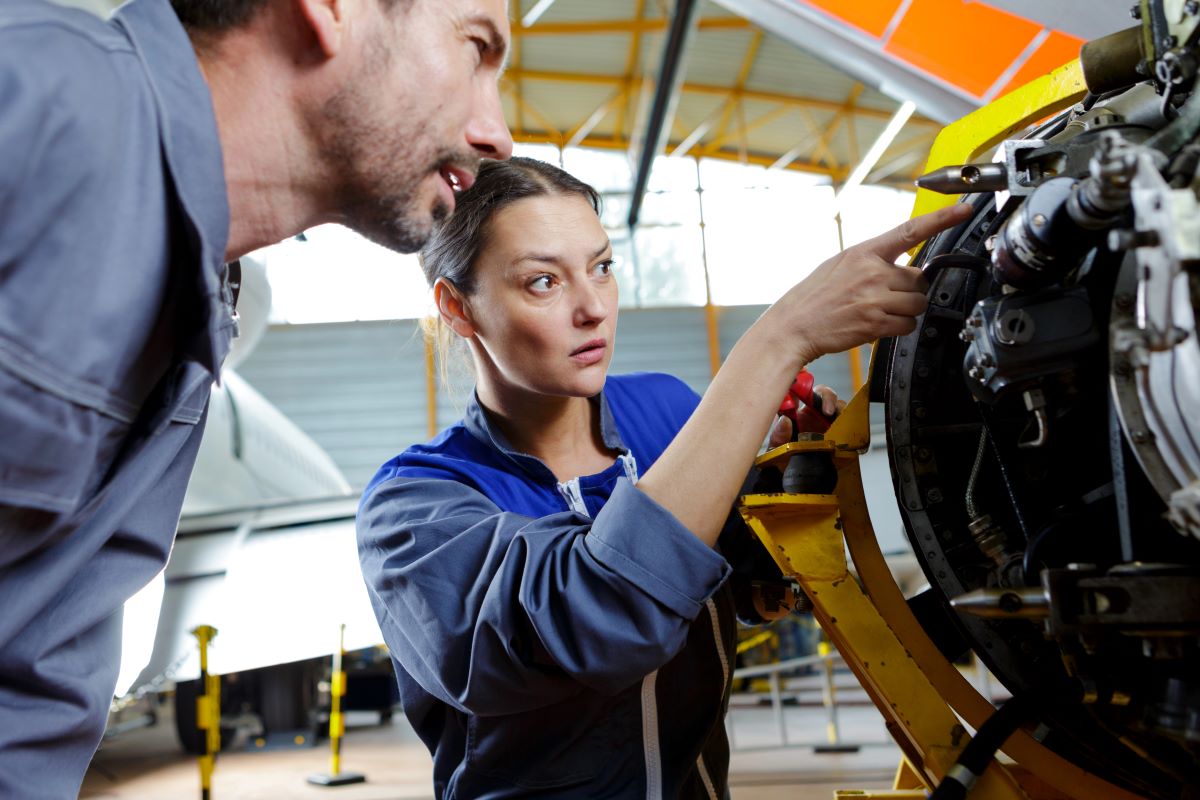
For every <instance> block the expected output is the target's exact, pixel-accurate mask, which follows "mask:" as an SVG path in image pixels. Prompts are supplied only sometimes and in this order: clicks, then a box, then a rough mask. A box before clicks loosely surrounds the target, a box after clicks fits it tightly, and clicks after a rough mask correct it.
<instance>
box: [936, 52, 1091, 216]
mask: <svg viewBox="0 0 1200 800" xmlns="http://www.w3.org/2000/svg"><path fill="white" fill-rule="evenodd" d="M1085 94H1087V84H1086V83H1084V81H1083V67H1082V66H1080V64H1079V59H1076V60H1074V61H1072V62H1070V63H1069V64H1064V65H1063V66H1061V67H1059V68H1058V69H1056V70H1054V71H1053V72H1051V73H1050V74H1048V75H1043V76H1042V77H1040V78H1036V79H1034V80H1032V81H1030V82H1029V83H1027V84H1025V85H1024V86H1022V87H1021V88H1020V89H1015V90H1013V91H1011V92H1009V93H1008V94H1006V95H1004V96H1003V97H1001V98H999V99H998V100H996V101H994V102H992V103H989V104H988V105H986V106H984V107H983V108H981V109H979V110H978V111H973V112H971V113H970V114H967V115H966V116H965V117H963V118H962V119H960V120H958V121H957V122H953V123H951V124H950V125H947V126H946V127H945V128H943V129H942V132H941V133H939V134H938V136H937V138H936V139H934V140H933V147H932V148H931V149H930V151H929V160H928V161H926V162H925V172H933V171H934V170H935V169H941V168H942V167H953V166H957V165H958V164H969V163H970V162H972V161H973V160H975V159H976V158H979V157H980V156H981V155H983V153H984V152H985V151H987V150H989V149H991V148H993V147H995V146H996V145H998V144H1000V142H1002V141H1004V140H1005V139H1007V138H1009V137H1010V136H1012V135H1013V134H1014V133H1016V132H1018V131H1020V130H1022V129H1023V128H1026V127H1028V126H1029V125H1032V124H1033V123H1035V122H1037V121H1038V120H1040V119H1044V118H1045V117H1048V116H1050V115H1051V114H1054V113H1056V112H1058V111H1062V110H1063V109H1064V108H1067V107H1068V106H1071V105H1074V104H1075V103H1078V102H1079V101H1080V100H1081V99H1082V98H1083V96H1084V95H1085ZM957 201H958V196H957V195H948V194H939V193H937V192H934V191H931V190H929V189H918V190H917V199H916V203H915V205H914V207H913V216H914V217H915V216H918V215H920V214H926V213H928V212H930V211H937V210H938V209H939V208H944V207H946V206H948V205H952V204H954V203H955V202H957Z"/></svg>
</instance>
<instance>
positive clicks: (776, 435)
mask: <svg viewBox="0 0 1200 800" xmlns="http://www.w3.org/2000/svg"><path fill="white" fill-rule="evenodd" d="M813 395H814V396H816V397H819V398H821V408H820V412H821V414H822V415H824V417H825V418H826V419H827V420H830V419H833V418H834V417H836V416H837V415H838V414H840V413H842V409H844V408H845V407H846V401H845V400H839V399H838V396H837V392H835V391H833V389H830V388H829V387H828V386H825V385H823V384H817V385H816V386H814V387H813ZM816 412H817V409H814V408H812V407H811V406H806V407H805V408H804V410H803V411H802V412H801V413H800V415H799V417H800V430H801V432H816V433H820V432H821V431H822V430H823V427H822V426H821V425H820V424H819V423H818V422H817V421H816V420H814V419H813V414H815V413H816ZM791 440H792V421H791V420H790V419H789V418H787V417H785V416H783V415H782V414H781V415H779V416H778V417H776V418H775V424H774V425H772V426H771V433H770V435H768V436H767V449H768V450H773V449H774V448H776V447H781V446H782V445H785V444H787V443H788V442H790V441H791Z"/></svg>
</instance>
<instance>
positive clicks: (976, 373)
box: [967, 365, 987, 383]
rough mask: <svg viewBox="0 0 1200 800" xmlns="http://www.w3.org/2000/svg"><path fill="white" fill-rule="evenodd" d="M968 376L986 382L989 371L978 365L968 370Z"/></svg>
mask: <svg viewBox="0 0 1200 800" xmlns="http://www.w3.org/2000/svg"><path fill="white" fill-rule="evenodd" d="M967 377H968V378H970V379H971V380H973V381H979V382H980V383H984V382H985V381H986V380H987V373H985V372H984V371H983V367H981V366H978V365H976V366H974V367H971V368H970V369H969V370H967Z"/></svg>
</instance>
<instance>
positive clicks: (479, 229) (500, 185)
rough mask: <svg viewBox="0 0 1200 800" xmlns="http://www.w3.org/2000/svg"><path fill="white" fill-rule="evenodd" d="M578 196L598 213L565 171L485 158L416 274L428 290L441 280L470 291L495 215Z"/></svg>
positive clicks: (596, 203) (587, 190)
mask: <svg viewBox="0 0 1200 800" xmlns="http://www.w3.org/2000/svg"><path fill="white" fill-rule="evenodd" d="M545 195H560V196H562V195H567V196H569V195H579V196H580V197H582V198H583V199H584V200H587V201H588V203H589V204H590V205H591V206H592V209H593V210H594V211H595V212H596V213H597V214H599V213H600V195H599V194H597V193H596V190H595V189H593V188H592V187H591V186H588V185H587V184H586V183H584V182H583V181H581V180H579V179H578V178H576V177H575V176H574V175H571V174H570V173H568V172H565V171H564V170H561V169H559V168H558V167H555V166H553V165H551V164H547V163H546V162H544V161H538V160H536V159H532V158H521V157H516V158H511V159H509V160H508V161H491V160H487V159H485V160H484V161H483V162H482V163H481V164H480V165H479V175H478V176H476V178H475V183H474V184H473V185H472V186H471V188H470V189H467V190H466V191H464V192H462V193H461V194H459V195H458V197H456V198H455V199H454V200H455V202H454V206H455V208H454V213H453V214H451V215H450V216H449V217H448V218H447V219H446V220H445V221H444V222H442V223H441V224H440V225H438V226H437V227H436V228H435V229H434V231H433V236H432V237H431V238H430V240H429V243H428V244H427V245H426V246H425V249H424V250H423V251H422V252H421V269H422V270H424V272H425V280H427V281H428V282H429V285H430V286H433V284H434V283H436V282H437V279H438V278H445V279H446V280H448V281H450V283H452V284H454V286H455V287H457V288H458V290H459V291H460V292H462V293H463V294H465V295H469V294H471V293H472V292H474V291H475V270H474V267H475V259H476V258H478V256H479V253H480V252H481V251H482V250H483V248H484V247H485V246H486V245H487V233H488V222H489V221H491V219H492V216H493V215H495V213H496V212H497V211H499V210H500V209H502V208H504V207H505V206H508V205H511V204H512V203H515V202H516V201H518V200H523V199H525V198H526V197H541V196H545Z"/></svg>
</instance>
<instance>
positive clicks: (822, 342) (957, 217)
mask: <svg viewBox="0 0 1200 800" xmlns="http://www.w3.org/2000/svg"><path fill="white" fill-rule="evenodd" d="M971 210H972V209H971V206H970V205H968V204H965V203H963V204H958V205H953V206H949V207H947V208H943V209H940V210H938V211H934V212H932V213H930V214H925V215H922V216H920V217H913V218H912V219H910V220H908V221H907V222H905V223H904V224H903V225H900V226H899V227H897V228H893V229H892V230H890V231H888V232H887V233H883V234H880V235H879V236H876V237H875V238H874V239H868V240H867V241H865V242H862V243H860V244H856V245H854V246H853V247H850V248H847V249H846V250H844V251H843V252H841V253H839V254H838V255H836V256H834V257H833V258H831V259H829V260H828V261H826V262H825V263H823V264H821V266H819V267H817V269H816V270H815V271H813V273H812V274H811V275H809V276H808V277H807V278H805V279H804V280H803V281H801V282H800V283H799V284H797V285H796V286H794V287H793V288H792V289H791V290H790V291H788V293H787V294H785V295H784V296H783V297H782V298H781V299H780V300H779V302H777V303H776V304H775V305H774V306H772V307H771V309H770V311H768V312H767V313H768V314H772V315H779V316H782V317H784V318H783V319H782V320H779V321H778V324H780V325H782V326H783V328H784V330H785V331H786V332H787V334H786V335H787V336H788V337H789V338H790V339H791V341H792V342H793V343H794V344H795V346H796V347H797V348H798V352H797V355H799V356H800V358H801V361H800V363H801V364H809V363H811V362H812V361H814V360H816V359H817V358H818V357H819V356H821V355H824V354H825V353H840V352H842V351H844V350H849V349H850V348H851V347H857V346H858V345H861V344H866V343H867V342H871V341H874V340H875V339H878V338H880V337H884V336H903V335H904V334H907V333H910V332H911V331H912V330H913V329H914V328H915V327H916V318H917V317H918V316H920V315H921V314H923V313H924V312H925V305H926V298H925V292H926V291H927V289H928V284H927V283H926V281H925V277H924V276H923V275H922V274H921V271H920V270H918V269H913V268H910V267H900V266H897V265H896V264H895V263H894V262H895V260H896V259H897V258H899V257H900V254H901V253H904V252H906V251H907V250H910V249H911V248H913V247H915V246H916V245H918V244H920V243H921V242H923V241H924V240H926V239H928V238H929V237H931V236H933V235H935V234H937V233H940V232H941V231H943V230H946V229H947V228H952V227H954V226H955V225H958V224H959V223H961V222H964V221H965V220H966V219H967V218H968V217H969V216H970V215H971Z"/></svg>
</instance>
